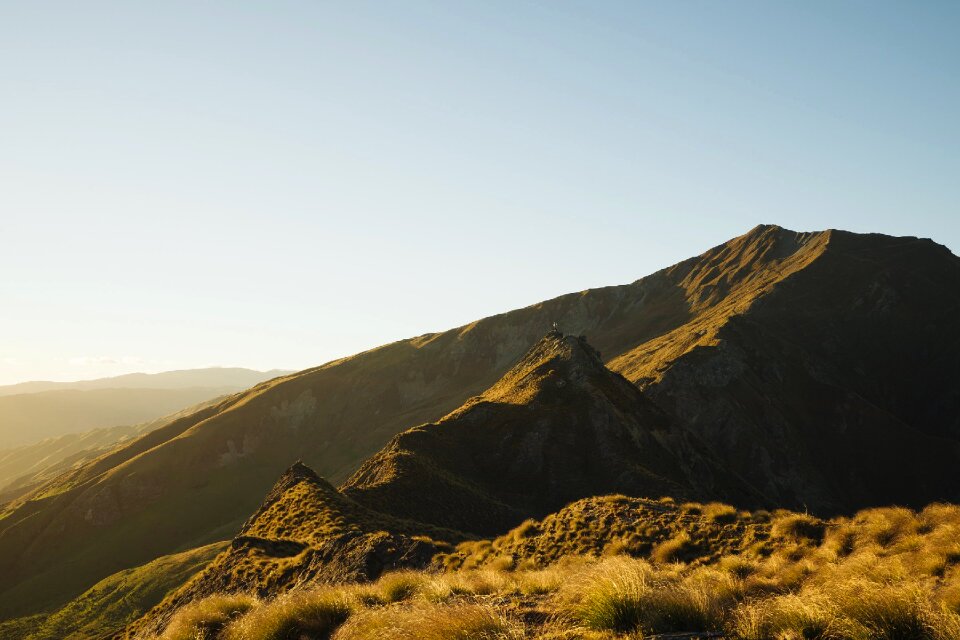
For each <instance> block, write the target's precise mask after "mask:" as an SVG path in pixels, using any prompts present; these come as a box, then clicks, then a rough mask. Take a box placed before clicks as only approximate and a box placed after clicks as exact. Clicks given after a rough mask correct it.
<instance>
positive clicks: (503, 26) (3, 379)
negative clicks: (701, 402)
mask: <svg viewBox="0 0 960 640" xmlns="http://www.w3.org/2000/svg"><path fill="white" fill-rule="evenodd" d="M958 32H960V3H957V2H935V1H928V2H922V3H910V2H880V1H869V2H867V1H864V2H847V1H842V0H836V1H830V2H767V1H763V2H740V1H730V2H715V1H710V2H695V1H681V2H640V1H633V2H595V1H584V2H564V1H560V0H551V1H549V2H547V1H544V2H523V1H515V0H512V1H509V2H497V1H485V2H458V1H455V0H448V1H444V2H415V1H413V0H411V1H407V2H364V1H362V0H350V1H349V2H346V1H344V2H320V1H316V0H312V1H309V2H307V1H304V2H293V1H284V0H271V1H270V2H242V1H239V0H231V1H229V2H227V1H208V2H194V1H190V2H184V1H178V0H166V1H164V2H151V3H145V2H119V1H118V2H101V1H97V0H90V1H88V2H82V3H81V2H72V1H62V2H56V1H42V2H14V1H12V0H0V336H2V341H0V384H6V383H13V382H19V381H23V380H28V379H54V380H74V379H86V378H94V377H100V376H106V375H116V374H120V373H127V372H131V371H161V370H168V369H180V368H192V367H202V366H211V365H221V366H246V367H251V368H257V369H270V368H288V369H301V368H305V367H309V366H313V365H317V364H320V363H323V362H325V361H328V360H331V359H333V358H336V357H340V356H344V355H348V354H351V353H355V352H357V351H360V350H363V349H366V348H370V347H373V346H376V345H379V344H383V343H385V342H389V341H393V340H397V339H401V338H405V337H410V336H415V335H420V334H423V333H427V332H431V331H439V330H444V329H448V328H451V327H455V326H458V325H461V324H465V323H467V322H470V321H473V320H475V319H478V318H480V317H484V316H487V315H491V314H494V313H499V312H502V311H507V310H509V309H513V308H517V307H522V306H526V305H528V304H532V303H535V302H538V301H540V300H544V299H548V298H551V297H554V296H557V295H560V294H563V293H567V292H571V291H579V290H583V289H586V288H590V287H597V286H605V285H613V284H622V283H627V282H631V281H633V280H636V279H638V278H640V277H642V276H644V275H646V274H648V273H651V272H653V271H656V270H657V269H660V268H662V267H665V266H668V265H670V264H673V263H675V262H677V261H679V260H682V259H684V258H686V257H689V256H692V255H696V254H699V253H701V252H703V251H705V250H706V249H708V248H709V247H711V246H714V245H717V244H720V243H722V242H724V241H725V240H727V239H729V238H731V237H734V236H737V235H740V234H742V233H744V232H746V231H747V230H748V229H750V228H751V227H753V226H755V225H756V224H758V223H772V224H779V225H782V226H784V227H787V228H791V229H796V230H818V229H824V228H842V229H849V230H853V231H876V232H883V233H889V234H895V235H914V236H921V237H931V238H933V239H934V240H936V241H938V242H940V243H941V244H945V245H946V246H948V247H949V248H950V249H951V250H953V251H954V253H957V252H958V250H960V210H958V202H960V118H958V117H957V114H960V38H957V37H956V34H957V33H958Z"/></svg>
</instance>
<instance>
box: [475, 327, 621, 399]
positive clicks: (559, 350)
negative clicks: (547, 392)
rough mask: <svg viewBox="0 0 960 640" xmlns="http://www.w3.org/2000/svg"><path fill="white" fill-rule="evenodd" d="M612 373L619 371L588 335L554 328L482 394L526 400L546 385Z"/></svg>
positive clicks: (577, 382)
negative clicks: (607, 362) (611, 368)
mask: <svg viewBox="0 0 960 640" xmlns="http://www.w3.org/2000/svg"><path fill="white" fill-rule="evenodd" d="M611 375H615V374H613V373H612V372H611V371H609V370H608V369H607V368H606V367H605V366H604V364H603V360H601V358H600V352H599V351H597V350H596V349H594V348H593V347H592V346H590V343H588V342H587V338H586V336H574V335H565V334H564V333H562V332H561V331H559V330H557V329H553V330H551V331H550V332H548V333H547V334H546V335H545V336H543V337H542V338H541V339H540V340H539V341H537V343H536V344H534V345H533V347H531V348H530V350H529V351H527V353H526V354H524V356H523V357H522V358H520V360H519V361H518V362H517V364H515V365H514V366H513V368H511V369H510V370H509V371H508V372H507V373H506V374H505V375H504V376H503V377H502V378H500V380H499V381H498V382H497V383H496V384H495V385H493V386H492V387H490V389H488V390H487V391H486V392H485V393H484V394H483V396H482V397H483V399H485V400H489V401H495V402H506V403H510V404H523V403H526V402H528V401H529V400H530V399H531V398H532V396H533V395H534V394H536V393H538V392H540V391H542V390H544V389H546V388H550V387H563V386H565V385H566V384H582V383H583V382H584V381H586V380H588V379H594V378H596V377H598V376H600V377H608V376H611Z"/></svg>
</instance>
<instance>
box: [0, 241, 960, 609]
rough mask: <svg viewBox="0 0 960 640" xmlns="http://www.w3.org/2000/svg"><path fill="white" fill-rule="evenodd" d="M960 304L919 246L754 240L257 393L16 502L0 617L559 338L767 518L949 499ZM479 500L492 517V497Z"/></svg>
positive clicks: (228, 514)
mask: <svg viewBox="0 0 960 640" xmlns="http://www.w3.org/2000/svg"><path fill="white" fill-rule="evenodd" d="M958 306H960V260H958V259H957V257H956V256H954V255H952V254H951V253H950V252H949V251H948V250H947V249H945V248H944V247H942V246H940V245H937V244H936V243H934V242H932V241H930V240H921V239H917V238H892V237H887V236H879V235H858V234H852V233H847V232H842V231H833V230H831V231H823V232H816V233H797V232H793V231H788V230H785V229H781V228H779V227H775V226H760V227H757V228H755V229H753V230H751V231H750V232H749V233H747V234H746V235H744V236H741V237H739V238H735V239H733V240H731V241H730V242H727V243H725V244H723V245H720V246H718V247H715V248H713V249H711V250H709V251H707V252H706V253H704V254H702V255H701V256H698V257H695V258H691V259H689V260H685V261H684V262H682V263H680V264H677V265H675V266H673V267H670V268H668V269H664V270H662V271H659V272H657V273H655V274H652V275H650V276H647V277H646V278H643V279H641V280H638V281H636V282H634V283H632V284H629V285H623V286H619V287H607V288H602V289H595V290H590V291H584V292H579V293H574V294H570V295H566V296H561V297H560V298H556V299H554V300H550V301H547V302H543V303H539V304H536V305H533V306H530V307H526V308H524V309H519V310H516V311H511V312H509V313H505V314H500V315H497V316H492V317H490V318H485V319H483V320H479V321H477V322H474V323H471V324H469V325H466V326H463V327H459V328H456V329H452V330H450V331H446V332H443V333H436V334H427V335H423V336H419V337H416V338H412V339H410V340H403V341H399V342H396V343H393V344H389V345H385V346H383V347H380V348H377V349H373V350H371V351H367V352H364V353H361V354H358V355H356V356H352V357H349V358H344V359H341V360H338V361H335V362H331V363H328V364H325V365H323V366H321V367H317V368H314V369H308V370H306V371H302V372H299V373H296V374H291V375H288V376H284V377H281V378H277V379H275V380H271V381H269V382H265V383H261V384H260V385H258V386H256V387H254V388H253V389H250V390H249V391H246V392H244V393H240V394H236V395H234V396H231V397H230V398H227V399H225V400H224V401H222V402H220V403H218V404H216V405H214V406H212V407H208V408H206V409H204V410H201V411H199V412H197V414H195V415H193V416H187V417H184V418H182V419H180V420H177V421H174V422H173V423H171V424H169V425H167V426H165V427H163V428H161V429H158V430H156V431H153V432H151V433H150V434H147V435H145V436H143V437H142V438H141V439H138V440H135V441H133V442H132V443H129V444H127V445H125V446H124V447H122V448H120V449H118V450H116V451H114V452H112V453H110V454H108V455H106V456H102V457H100V458H98V459H97V460H95V461H92V462H90V463H88V464H86V465H83V466H81V467H79V468H78V469H75V470H71V471H70V472H68V473H67V474H65V475H64V476H61V477H60V478H57V479H54V480H51V481H50V482H48V483H46V484H44V485H43V486H41V487H39V488H37V489H36V490H34V491H33V492H32V493H30V494H27V495H25V496H23V497H22V498H21V499H19V500H18V501H16V502H15V503H13V504H12V505H10V506H9V508H8V509H7V510H6V512H5V513H4V514H3V515H2V516H0V616H13V615H23V614H28V613H32V612H36V611H41V610H44V609H48V608H51V607H54V606H57V605H60V604H62V603H63V602H65V601H67V600H69V599H70V598H73V597H75V596H76V595H77V594H79V593H80V592H81V591H83V590H84V589H86V588H88V587H89V586H91V585H92V584H93V583H95V582H96V581H97V580H99V579H102V578H103V577H105V576H107V575H109V574H111V573H114V572H116V571H117V570H120V569H124V568H127V567H131V566H136V565H139V564H143V563H145V562H148V561H149V560H151V559H153V558H155V557H158V556H161V555H165V554H169V553H171V552H173V551H175V550H178V549H183V548H187V547H190V546H196V545H200V544H204V543H207V542H213V541H216V540H219V539H223V538H226V537H230V536H232V535H234V534H236V532H237V531H239V530H240V529H241V527H242V525H243V523H244V520H245V518H246V516H247V515H248V514H250V513H252V512H254V511H255V510H256V509H257V508H258V506H259V504H260V496H263V495H264V494H265V493H266V492H267V491H268V490H269V488H270V487H271V486H272V485H273V484H274V482H275V480H276V478H277V477H278V476H280V475H281V474H282V473H283V470H284V469H286V468H288V467H289V465H290V463H291V461H293V460H296V459H299V458H302V459H303V461H304V462H305V463H306V464H307V465H309V466H310V467H311V468H314V469H316V470H317V471H318V472H319V474H320V475H322V476H324V477H326V478H329V479H330V480H331V481H333V482H342V481H344V480H347V479H348V478H350V477H351V475H352V474H354V473H355V472H357V470H358V469H359V468H360V467H361V464H362V463H363V461H364V460H365V459H367V458H369V457H370V456H371V455H374V454H375V453H376V452H377V451H378V450H380V449H382V448H383V447H384V446H386V445H388V444H389V443H390V441H391V439H392V438H393V437H394V436H396V435H397V434H399V433H400V432H402V431H404V430H405V429H409V428H410V427H412V426H415V425H423V424H431V423H437V422H438V421H440V420H441V418H443V417H444V416H447V414H450V413H451V412H453V411H454V410H456V409H457V408H458V407H460V406H461V405H464V403H466V402H467V400H468V399H470V398H471V397H473V396H476V395H477V394H480V393H482V392H483V391H484V390H485V389H489V388H490V387H492V386H493V385H494V383H496V382H497V380H498V379H500V378H501V377H502V376H504V374H506V373H507V372H508V371H509V370H510V369H511V368H512V367H513V365H515V364H516V363H517V362H518V361H519V360H520V358H521V356H522V355H523V354H524V353H525V352H526V351H527V350H528V349H529V347H530V345H532V344H535V343H536V342H537V340H538V339H539V338H541V337H542V336H543V334H544V332H545V330H546V329H547V328H548V327H549V326H550V325H551V323H553V322H557V323H558V324H559V326H560V327H561V328H562V329H563V331H564V332H566V333H569V334H572V335H582V334H585V335H587V336H589V341H590V344H592V345H594V346H595V347H596V348H597V349H599V351H600V352H601V353H602V354H603V361H604V363H605V364H606V366H607V368H608V369H610V370H611V371H613V372H615V373H618V374H620V375H622V376H623V377H624V378H626V380H628V381H629V382H631V383H633V384H634V385H636V386H637V388H638V389H640V390H641V391H642V392H643V396H644V397H645V398H646V400H647V401H649V402H644V403H643V404H644V405H648V404H649V405H654V406H655V407H654V408H655V409H656V410H657V411H658V412H659V413H660V414H663V415H664V416H666V419H667V422H665V423H663V426H656V425H654V423H652V422H651V423H648V422H647V421H646V419H644V420H643V421H642V422H641V424H642V425H648V426H649V429H650V430H651V431H652V432H653V433H658V432H662V431H664V430H666V431H667V432H668V433H669V434H670V438H668V439H667V440H666V441H665V442H666V444H665V443H664V442H660V441H659V440H657V442H658V443H659V444H660V446H661V447H662V448H663V449H664V450H666V451H667V453H668V454H670V455H668V456H667V457H666V458H663V459H661V458H658V459H657V463H658V464H661V463H662V462H663V461H664V460H665V461H667V462H669V461H670V459H671V456H672V457H673V459H675V460H680V461H683V460H687V459H693V458H692V456H691V455H690V454H689V453H688V452H690V451H693V452H699V453H700V454H701V455H703V456H704V458H705V459H707V458H708V459H709V460H708V461H717V460H719V461H720V462H721V463H722V465H720V466H718V465H716V464H709V465H708V467H707V468H708V469H710V470H712V473H714V474H716V473H720V472H723V473H725V474H726V473H729V474H730V475H731V476H732V477H735V478H737V479H738V480H739V481H742V482H743V483H744V484H745V485H747V486H748V487H750V488H752V489H755V490H756V491H757V492H758V493H759V494H760V495H762V496H763V498H764V499H765V500H769V502H770V503H771V504H775V505H778V506H787V507H790V506H792V507H801V508H802V507H803V506H804V505H806V507H807V508H809V509H810V510H811V511H813V512H815V513H822V514H830V513H840V512H847V511H853V510H855V509H856V508H859V507H862V506H869V505H877V504H889V503H891V502H900V503H903V504H908V505H918V504H922V503H926V502H930V501H934V500H956V499H957V498H958V497H960V496H958V495H957V494H958V493H960V488H958V487H957V485H956V483H955V482H953V479H954V475H955V474H954V472H953V469H955V468H956V465H957V462H958V459H960V452H958V446H960V440H958V439H960V428H958V423H957V420H958V418H957V416H958V415H960V395H958V389H960V384H958V381H960V371H958V366H960V342H958V339H957V334H956V330H955V324H956V323H955V319H954V316H955V313H956V309H957V308H958ZM638 402H640V401H638ZM468 409H469V407H468ZM478 409H483V407H482V406H481V407H478ZM651 410H652V409H651ZM518 413H519V412H518ZM535 413H536V411H535V410H532V411H531V416H534V417H533V418H532V419H533V420H534V421H535V420H536V417H535V415H534V414H535ZM454 418H455V417H454ZM468 418H469V415H468V413H464V414H463V415H462V416H461V418H460V419H462V420H467V419H468ZM470 419H472V418H470ZM637 420H639V419H637ZM627 422H629V421H627ZM574 423H576V421H574ZM464 424H466V423H464ZM650 425H652V426H650ZM421 437H422V436H416V437H415V438H421ZM415 438H410V437H407V439H406V440H405V441H404V442H403V446H404V448H407V445H408V444H410V443H411V442H413V441H414V439H415ZM654 440H656V438H654ZM417 442H419V440H417ZM676 442H680V443H684V447H687V449H683V448H679V449H675V445H674V444H671V443H676ZM418 446H419V445H418ZM411 450H413V449H411ZM649 450H650V449H649V448H646V449H642V451H649ZM703 451H706V452H709V456H706V454H703ZM498 464H499V463H498ZM651 464H652V462H651V461H650V460H648V459H646V458H642V459H641V460H640V466H642V467H643V468H644V469H646V470H648V471H650V470H654V468H653V467H651V466H650V465H651ZM668 466H672V464H671V465H668ZM396 468H398V469H400V470H401V471H402V470H403V468H402V465H401V466H397V467H396ZM491 468H494V469H495V468H497V467H491ZM681 468H682V465H681ZM370 471H371V470H370V469H367V470H366V471H365V472H364V473H363V474H361V476H357V477H355V481H354V482H353V485H356V488H357V489H358V490H359V489H360V488H361V485H369V487H368V488H372V487H375V486H376V481H375V477H374V475H373V474H372V473H368V472H370ZM480 471H483V468H481V467H478V468H477V470H476V471H471V472H470V473H471V474H472V476H473V477H476V474H477V473H479V472H480ZM655 473H656V475H658V476H662V477H666V478H667V479H670V480H671V481H674V482H680V481H681V480H682V479H686V480H689V478H690V476H689V475H687V474H685V475H684V476H683V478H680V477H674V476H673V475H672V472H670V473H667V472H666V471H659V470H658V471H655ZM708 475H709V474H705V477H708ZM434 480H436V479H435V478H434V479H433V480H431V481H434ZM724 484H726V483H724ZM557 486H558V487H560V486H562V485H557ZM706 486H707V485H704V487H706ZM693 488H694V489H696V488H697V487H693ZM345 489H347V488H346V487H345ZM483 493H485V494H488V495H493V496H494V497H497V499H499V500H501V501H503V498H502V496H503V494H502V493H500V489H499V488H497V487H495V486H487V487H483ZM368 494H369V495H371V496H372V495H374V492H373V491H368ZM346 495H347V497H350V490H347V491H346ZM556 495H557V496H559V495H560V493H557V494H556ZM547 496H548V497H549V492H548V494H547ZM356 497H357V499H358V500H360V499H362V498H360V497H359V495H357V496H356ZM351 499H352V498H351ZM538 499H539V498H538ZM558 499H559V498H558ZM544 500H545V501H544V503H543V505H544V508H546V506H547V504H548V502H547V499H546V498H544ZM358 504H359V502H358ZM368 508H369V507H368ZM524 508H526V507H524ZM464 526H466V525H464Z"/></svg>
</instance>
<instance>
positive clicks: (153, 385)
mask: <svg viewBox="0 0 960 640" xmlns="http://www.w3.org/2000/svg"><path fill="white" fill-rule="evenodd" d="M288 373H293V372H292V371H284V370H281V369H272V370H270V371H254V370H253V369H242V368H239V367H207V368H205V369H182V370H179V371H163V372H161V373H128V374H125V375H122V376H113V377H110V378H97V379H96V380H78V381H75V382H49V381H39V380H38V381H32V382H20V383H17V384H9V385H2V386H0V396H12V395H18V394H21V393H39V392H41V391H62V390H64V389H72V390H76V391H89V390H91V389H187V388H189V387H236V388H237V389H246V388H247V387H252V386H253V385H255V384H257V383H258V382H263V381H264V380H269V379H270V378H276V377H278V376H282V375H286V374H288Z"/></svg>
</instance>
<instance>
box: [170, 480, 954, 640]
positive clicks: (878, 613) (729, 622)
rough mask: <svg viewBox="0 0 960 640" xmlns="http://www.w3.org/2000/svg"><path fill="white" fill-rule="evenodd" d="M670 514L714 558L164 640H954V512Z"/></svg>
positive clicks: (391, 587) (202, 610) (412, 598)
mask: <svg viewBox="0 0 960 640" xmlns="http://www.w3.org/2000/svg"><path fill="white" fill-rule="evenodd" d="M598 500H604V498H598ZM606 500H610V501H614V502H615V501H619V500H621V498H616V497H614V498H608V499H606ZM663 504H665V505H668V504H669V503H668V502H664V503H663ZM674 506H675V511H674V513H676V514H680V513H686V514H689V515H692V514H694V512H696V511H699V515H698V516H697V519H687V520H682V521H683V522H684V523H685V526H686V530H687V532H688V535H689V536H690V538H691V539H694V540H703V541H704V543H705V544H711V543H715V544H716V546H715V548H714V549H712V551H713V552H712V553H708V554H706V555H702V554H701V555H699V556H697V557H695V558H694V559H693V560H691V561H684V560H683V559H682V558H678V557H670V558H658V557H657V554H656V553H654V552H653V551H652V550H650V551H649V552H648V553H643V552H639V550H638V549H635V550H632V551H631V550H630V549H627V548H624V547H622V546H608V547H606V548H604V549H603V550H602V551H601V552H600V553H599V554H598V553H595V552H591V553H589V554H585V555H562V556H561V555H559V554H554V555H553V557H559V560H558V561H556V562H551V563H549V564H546V565H543V566H540V565H538V564H537V563H536V562H535V561H533V560H532V558H526V559H525V560H524V561H523V562H521V563H519V564H517V565H516V568H511V563H506V562H496V561H494V560H495V559H492V560H491V561H490V562H487V563H486V564H485V565H484V566H483V568H478V569H464V568H459V569H456V570H450V571H432V572H431V571H421V572H417V571H403V572H400V573H394V574H386V575H384V576H382V577H381V578H380V579H379V580H378V581H376V582H373V583H364V584H360V583H354V584H344V585H338V586H317V585H314V586H311V587H305V588H302V589H300V590H296V591H294V592H292V593H290V594H287V595H285V596H282V597H279V598H276V599H272V600H270V599H266V600H260V599H254V600H245V601H244V602H245V603H246V604H244V607H242V608H240V609H238V608H237V607H236V605H235V604H234V600H231V599H227V600H224V599H223V598H222V596H213V597H212V598H210V599H207V600H200V601H197V602H194V603H191V604H189V605H188V606H186V607H184V608H183V609H181V610H180V611H178V612H177V613H176V615H175V616H174V617H173V619H172V621H171V623H170V624H169V625H168V626H167V629H166V630H165V631H164V632H162V633H161V634H160V635H159V636H157V637H158V638H160V639H162V640H180V639H181V638H183V639H186V638H191V639H192V638H196V637H204V638H207V639H208V640H234V638H241V637H242V638H244V639H246V640H268V639H269V640H280V639H282V638H292V637H298V638H311V639H316V638H327V637H331V636H329V635H328V634H330V633H331V632H332V638H333V640H373V639H375V638H386V637H393V638H426V639H432V638H437V639H438V640H439V639H441V638H442V639H450V638H453V639H456V638H464V639H467V638H470V639H476V638H480V639H484V638H486V639H490V640H512V639H514V638H516V639H520V638H541V639H544V640H547V639H554V640H560V639H567V640H573V639H575V638H577V639H581V640H601V639H603V640H606V639H613V638H642V637H646V636H649V635H651V634H657V633H668V632H694V631H702V632H717V633H723V634H725V636H726V637H728V638H733V639H736V640H767V639H772V638H778V639H782V640H801V639H806V640H814V639H817V640H876V639H886V640H957V639H958V638H960V542H958V540H957V535H956V534H957V531H960V507H957V506H952V505H942V504H934V505H930V506H929V507H927V508H925V509H924V510H922V511H921V512H919V513H917V512H912V511H909V510H906V509H900V508H884V509H871V510H868V511H863V512H860V513H858V514H857V515H856V516H854V517H852V518H841V519H835V520H831V521H828V522H824V521H820V520H817V519H815V518H812V517H810V516H807V515H803V514H796V513H790V512H785V511H781V512H776V513H773V514H767V513H755V514H747V513H739V514H737V513H736V512H734V513H735V518H736V519H735V521H731V520H730V518H729V516H728V517H727V518H726V520H727V521H726V522H721V521H717V520H715V519H714V520H711V518H713V515H711V514H714V515H715V514H718V513H722V512H724V511H725V512H726V513H727V514H729V511H728V510H721V509H720V507H719V505H697V504H687V505H680V506H676V505H674ZM651 508H652V505H651ZM721 520H724V518H723V517H721ZM709 522H712V525H710V524H708V523H709ZM746 522H751V523H753V524H754V525H755V530H753V532H752V533H753V534H758V533H759V534H766V536H764V535H755V536H754V539H753V542H749V541H747V540H744V541H743V542H741V543H739V544H738V543H735V542H734V538H735V536H731V537H730V538H729V539H727V540H725V539H724V538H723V536H722V535H718V533H719V532H718V531H712V530H710V529H709V528H710V526H713V525H716V526H718V527H720V530H719V531H720V532H722V531H724V528H732V529H733V530H742V529H741V528H738V527H739V526H740V525H743V524H745V523H746ZM532 526H533V527H540V526H542V523H533V524H532V525H531V524H525V525H523V527H520V528H518V529H517V530H515V531H513V532H511V534H510V537H512V538H514V539H525V536H524V532H529V531H530V529H531V527H532ZM640 526H643V523H640ZM597 528H598V529H599V526H597ZM728 533H729V531H728ZM557 544H558V545H560V546H561V547H562V546H564V545H565V544H566V542H565V541H564V540H562V539H558V541H557ZM501 549H505V547H504V546H503V544H501ZM631 553H632V554H633V555H631ZM498 557H499V558H501V559H502V558H505V557H507V556H502V555H501V556H498ZM234 598H235V597H234ZM187 623H189V624H187ZM214 627H216V630H214V631H210V629H212V628H214ZM171 629H172V630H174V631H176V632H177V634H179V635H174V634H173V632H172V631H171ZM204 630H207V631H204ZM184 633H187V634H188V633H194V635H182V634H184ZM204 633H206V634H207V635H203V634H204Z"/></svg>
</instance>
